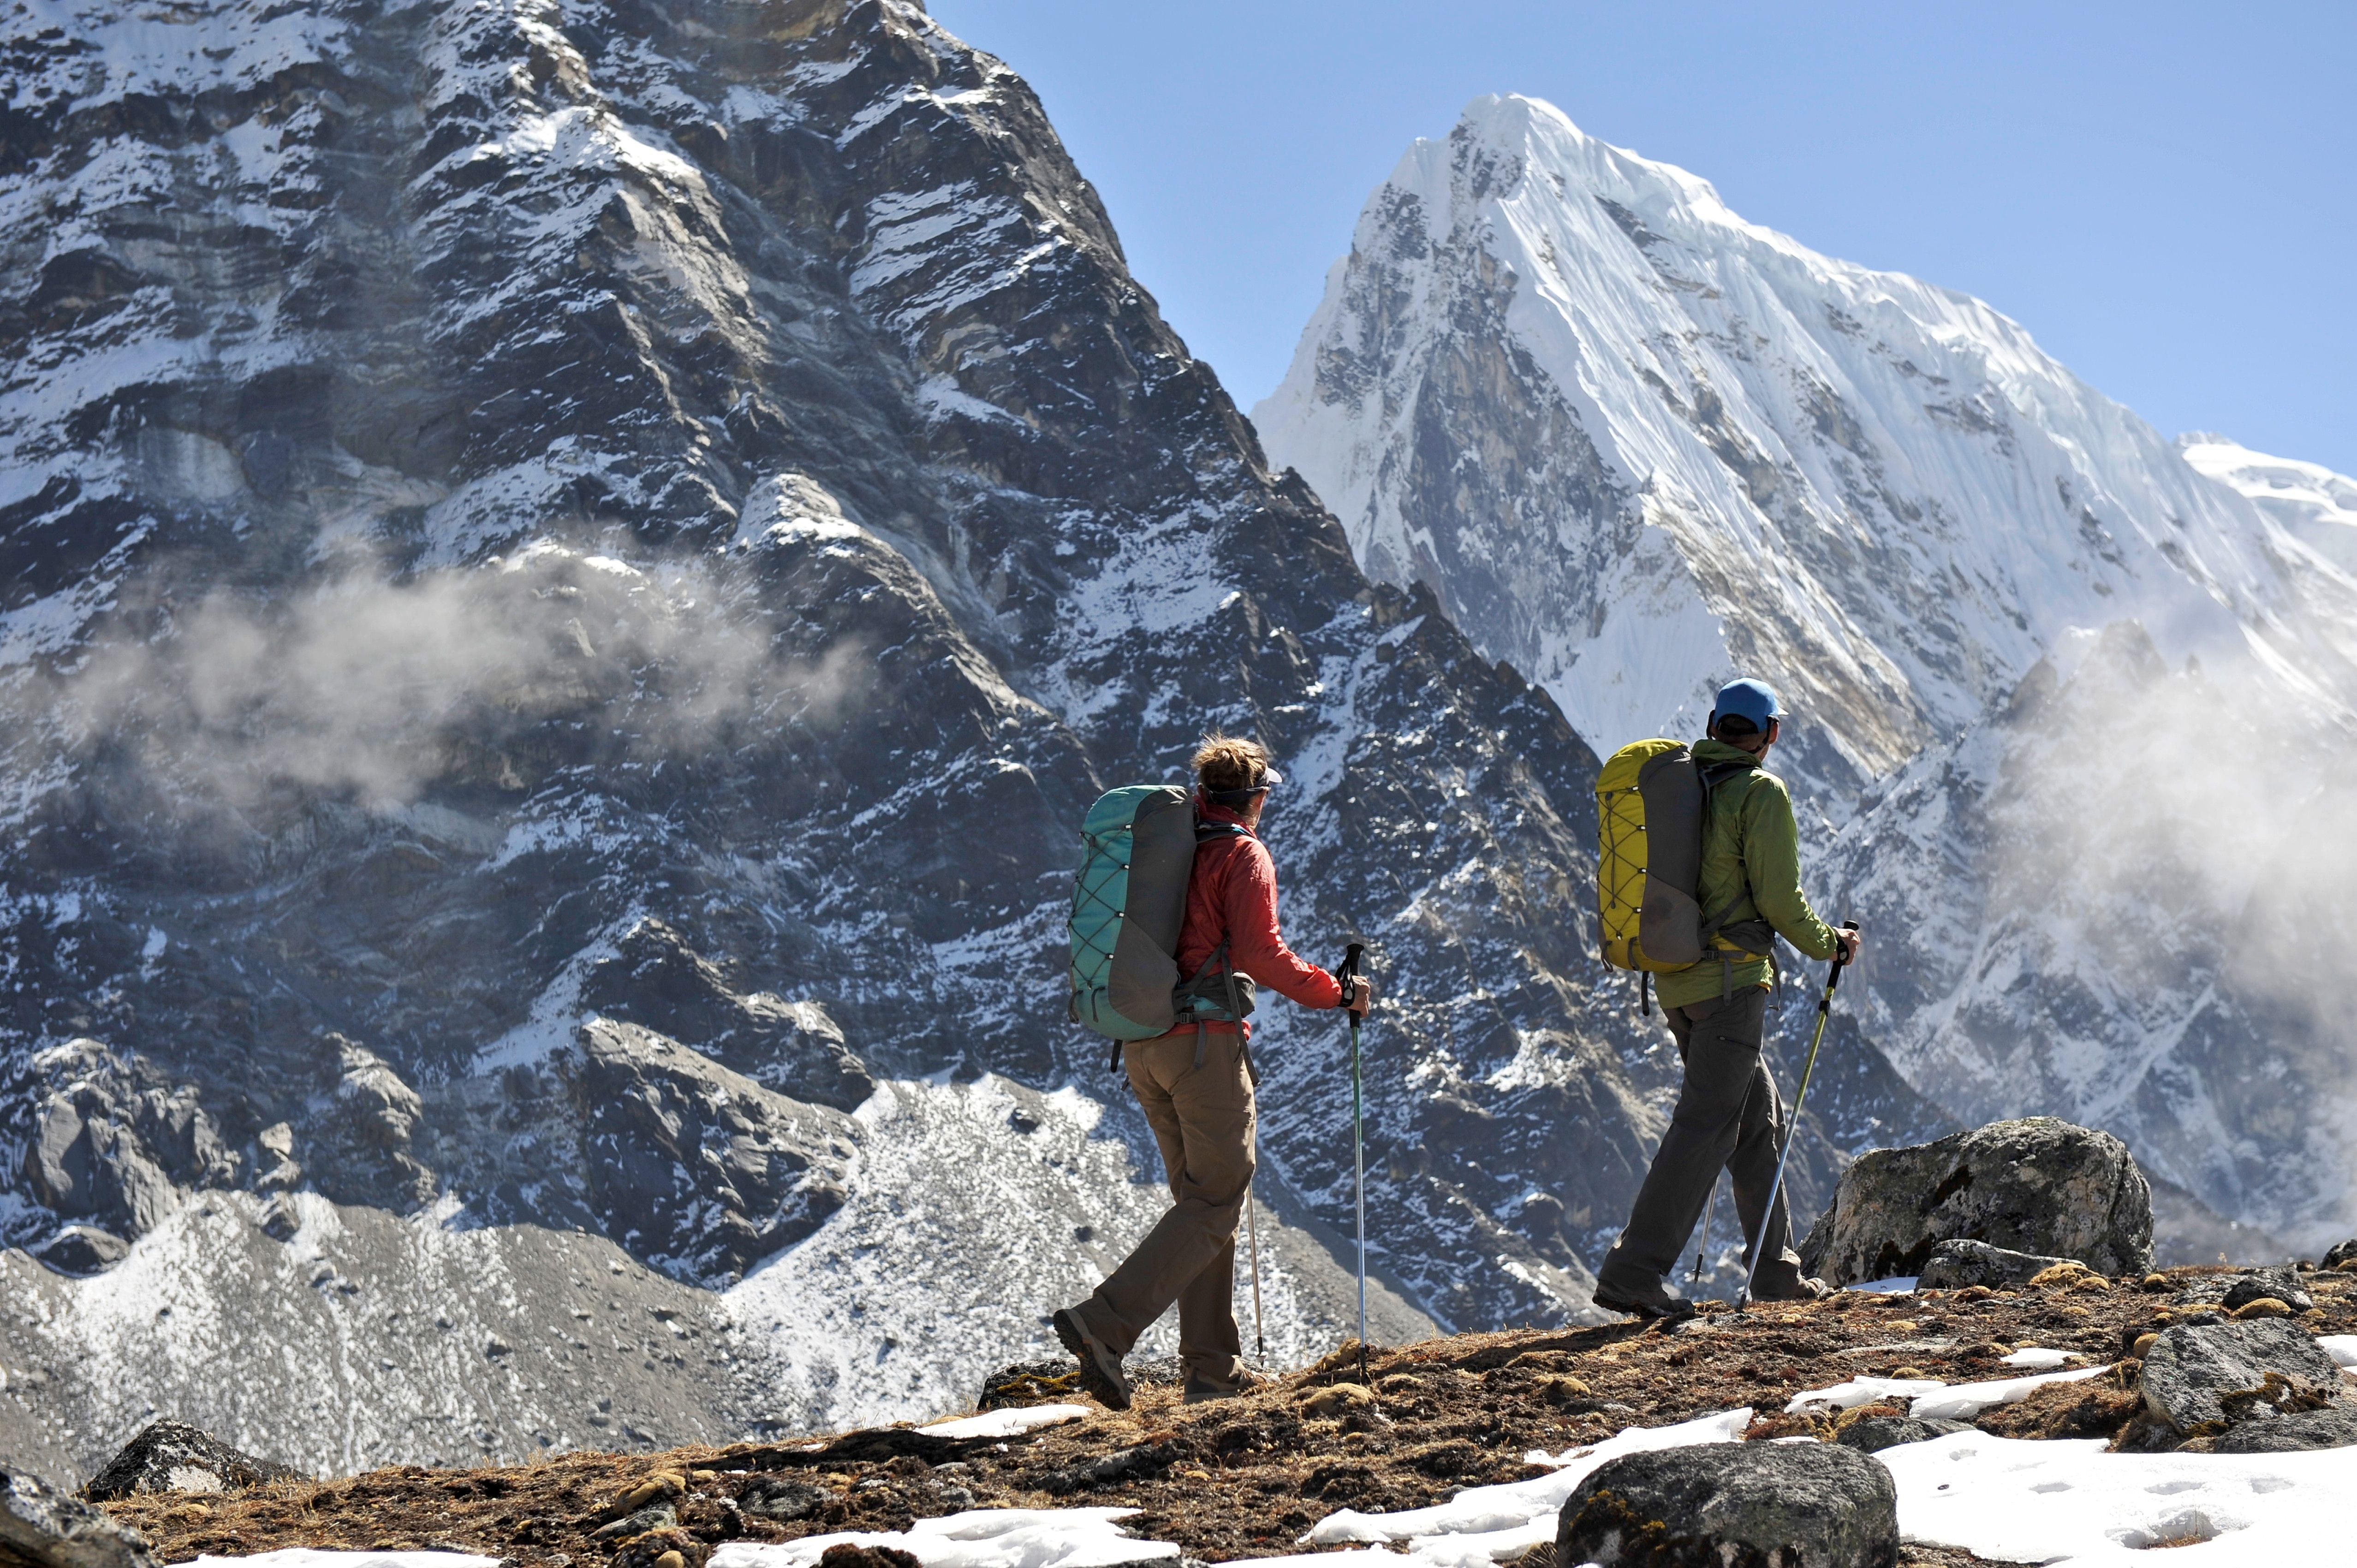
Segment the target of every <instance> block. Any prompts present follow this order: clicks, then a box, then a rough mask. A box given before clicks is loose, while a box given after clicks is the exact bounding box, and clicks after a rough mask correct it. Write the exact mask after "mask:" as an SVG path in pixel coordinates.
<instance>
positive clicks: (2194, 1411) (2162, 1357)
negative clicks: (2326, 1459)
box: [2138, 1317, 2341, 1437]
mask: <svg viewBox="0 0 2357 1568" xmlns="http://www.w3.org/2000/svg"><path fill="white" fill-rule="evenodd" d="M2340 1387H2341V1369H2340V1368H2339V1367H2337V1366H2335V1365H2334V1364H2333V1360H2332V1358H2331V1357H2330V1356H2328V1355H2326V1354H2325V1353H2324V1351H2323V1350H2322V1349H2321V1348H2319V1347H2318V1345H2317V1343H2316V1341H2315V1340H2314V1339H2312V1338H2310V1337H2309V1336H2308V1334H2307V1332H2306V1331H2305V1330H2303V1329H2300V1328H2298V1327H2296V1326H2293V1325H2291V1324H2289V1323H2287V1322H2285V1321H2284V1320H2283V1319H2282V1318H2279V1317H2269V1318H2255V1319H2252V1320H2251V1321H2249V1322H2244V1323H2212V1324H2201V1325H2198V1326H2191V1327H2187V1326H2174V1327H2169V1328H2165V1329H2163V1330H2161V1332H2160V1336H2159V1337H2158V1338H2157V1339H2155V1340H2154V1341H2153V1343H2152V1347H2151V1348H2149V1349H2147V1351H2146V1352H2145V1356H2144V1369H2143V1371H2142V1373H2141V1374H2140V1381H2139V1383H2138V1391H2139V1392H2141V1393H2142V1394H2143V1396H2144V1402H2145V1408H2146V1410H2147V1411H2148V1412H2150V1413H2151V1416H2152V1418H2153V1419H2154V1420H2156V1421H2158V1422H2163V1423H2167V1424H2168V1425H2169V1426H2171V1427H2174V1428H2175V1429H2176V1430H2177V1431H2178V1432H2179V1433H2181V1434H2184V1435H2186V1436H2188V1437H2195V1436H2202V1435H2208V1434H2215V1433H2218V1432H2221V1431H2222V1430H2223V1429H2225V1428H2226V1427H2228V1426H2230V1425H2237V1424H2240V1423H2243V1422H2245V1421H2251V1420H2268V1419H2275V1418H2276V1417H2279V1416H2280V1415H2282V1414H2283V1413H2285V1412H2287V1411H2290V1410H2297V1409H2300V1408H2303V1407H2310V1406H2313V1405H2316V1404H2320V1403H2322V1402H2325V1401H2326V1400H2327V1399H2329V1398H2330V1397H2331V1396H2332V1395H2333V1394H2334V1393H2336V1392H2337V1391H2339V1389H2340Z"/></svg>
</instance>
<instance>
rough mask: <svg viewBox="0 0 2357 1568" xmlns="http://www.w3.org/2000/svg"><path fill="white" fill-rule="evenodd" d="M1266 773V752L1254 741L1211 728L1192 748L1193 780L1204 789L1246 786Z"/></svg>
mask: <svg viewBox="0 0 2357 1568" xmlns="http://www.w3.org/2000/svg"><path fill="white" fill-rule="evenodd" d="M1267 773H1268V751H1267V749H1266V748H1265V747H1264V746H1262V745H1261V743H1260V742H1258V741H1256V740H1245V739H1243V737H1242V736H1232V735H1222V734H1221V733H1220V732H1219V731H1218V730H1212V731H1211V733H1210V734H1208V735H1206V736H1203V744H1202V745H1200V746H1197V747H1196V748H1195V782H1196V783H1198V784H1200V785H1201V786H1202V787H1203V788H1204V789H1207V790H1211V791H1213V792H1215V793H1216V792H1218V791H1220V790H1223V789H1252V788H1253V787H1254V785H1256V784H1258V783H1259V782H1260V781H1261V780H1262V779H1264V778H1265V777H1266V775H1267Z"/></svg>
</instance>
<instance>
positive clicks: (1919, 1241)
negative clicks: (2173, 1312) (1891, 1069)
mask: <svg viewBox="0 0 2357 1568" xmlns="http://www.w3.org/2000/svg"><path fill="white" fill-rule="evenodd" d="M1955 1240H1965V1241H1986V1242H1987V1243H1988V1244H1989V1245H1991V1246H1992V1247H1997V1248H2002V1249H2004V1250H2005V1251H2011V1252H2023V1253H2030V1254H2035V1255H2037V1256H2040V1257H2044V1258H2063V1259H2070V1260H2072V1261H2074V1262H2082V1263H2084V1264H2086V1265H2087V1266H2088V1267H2089V1268H2091V1269H2093V1270H2094V1271H2095V1272H2096V1273H2102V1274H2108V1275H2112V1276H2114V1277H2116V1276H2118V1275H2121V1274H2126V1273H2137V1274H2141V1273H2144V1272H2145V1270H2146V1269H2147V1267H2149V1266H2150V1264H2151V1262H2152V1188H2151V1187H2150V1186H2149V1185H2148V1184H2147V1182H2146V1181H2145V1177H2144V1173H2143V1172H2142V1171H2140V1170H2138V1169H2137V1168H2136V1159H2135V1157H2134V1156H2133V1155H2130V1154H2129V1153H2128V1148H2127V1145H2126V1144H2123V1143H2121V1142H2120V1141H2119V1140H2118V1139H2117V1138H2115V1137H2113V1136H2112V1135H2111V1134H2110V1133H2098V1132H2095V1131H2093V1130H2092V1129H2090V1128H2086V1127H2074V1126H2072V1124H2071V1123H2070V1122H2063V1121H2060V1120H2057V1119H2056V1118H2054V1117H2051V1116H2032V1117H2028V1118H2025V1119H2023V1120H2021V1121H2018V1122H1991V1123H1989V1124H1988V1125H1987V1126H1986V1127H1980V1128H1976V1129H1975V1130H1974V1131H1972V1132H1969V1133H1953V1134H1952V1135H1950V1136H1948V1137H1945V1138H1941V1139H1939V1140H1937V1141H1935V1142H1933V1143H1929V1144H1918V1145H1916V1146H1915V1147H1913V1148H1907V1149H1876V1150H1872V1151H1870V1152H1868V1153H1867V1154H1864V1155H1859V1156H1858V1157H1857V1160H1856V1161H1854V1162H1852V1164H1851V1165H1850V1167H1849V1168H1848V1169H1847V1170H1846V1171H1844V1172H1843V1173H1842V1177H1841V1182H1840V1185H1839V1186H1838V1187H1836V1188H1835V1193H1834V1201H1833V1203H1832V1205H1831V1206H1830V1207H1829V1208H1826V1209H1825V1211H1824V1214H1822V1215H1820V1216H1819V1217H1818V1219H1817V1223H1816V1225H1815V1227H1814V1228H1813V1229H1812V1230H1810V1232H1809V1237H1808V1240H1806V1241H1805V1242H1803V1244H1802V1248H1801V1261H1802V1267H1803V1269H1804V1270H1805V1271H1806V1272H1808V1273H1813V1274H1818V1275H1821V1276H1823V1277H1824V1279H1825V1280H1826V1281H1827V1282H1829V1283H1834V1284H1850V1283H1856V1282H1857V1281H1859V1280H1872V1279H1888V1278H1890V1277H1892V1276H1894V1275H1903V1274H1914V1275H1917V1276H1921V1273H1923V1269H1924V1266H1925V1265H1926V1264H1927V1263H1929V1262H1931V1258H1932V1250H1933V1249H1934V1248H1936V1247H1938V1246H1939V1244H1940V1243H1941V1242H1943V1241H1955Z"/></svg>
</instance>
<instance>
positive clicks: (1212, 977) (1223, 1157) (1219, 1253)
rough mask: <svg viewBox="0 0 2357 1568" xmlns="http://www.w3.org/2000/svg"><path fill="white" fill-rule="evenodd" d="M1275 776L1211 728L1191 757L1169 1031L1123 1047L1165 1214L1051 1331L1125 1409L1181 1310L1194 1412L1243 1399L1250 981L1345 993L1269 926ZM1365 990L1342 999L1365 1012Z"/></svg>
mask: <svg viewBox="0 0 2357 1568" xmlns="http://www.w3.org/2000/svg"><path fill="white" fill-rule="evenodd" d="M1282 781H1283V776H1282V775H1280V774H1279V773H1278V772H1277V771H1276V769H1275V768H1271V767H1270V766H1269V765H1268V753H1267V752H1265V751H1264V750H1263V749H1262V748H1261V746H1259V744H1258V743H1257V742H1254V741H1249V740H1237V739H1234V738H1232V737H1231V736H1223V735H1221V734H1219V733H1218V732H1217V731H1214V732H1212V733H1211V735H1208V736H1204V738H1203V744H1202V746H1201V748H1200V749H1199V750H1198V751H1197V752H1196V753H1195V783H1196V789H1195V865H1194V870H1193V872H1192V874H1191V875H1190V876H1189V880H1188V884H1187V916H1186V919H1185V921H1184V923H1183V924H1182V925H1181V926H1180V928H1179V952H1178V960H1179V974H1180V976H1181V977H1182V983H1180V985H1179V988H1178V992H1177V1007H1178V1013H1179V1017H1180V1018H1181V1019H1182V1020H1183V1021H1182V1022H1181V1023H1180V1024H1179V1026H1178V1027H1177V1028H1174V1029H1172V1030H1171V1031H1170V1032H1169V1033H1168V1034H1165V1035H1159V1036H1156V1037H1155V1038H1153V1039H1150V1040H1133V1041H1131V1042H1130V1043H1129V1044H1128V1045H1127V1046H1125V1047H1123V1049H1122V1063H1123V1065H1124V1066H1125V1068H1127V1069H1128V1071H1129V1086H1130V1088H1131V1089H1133V1090H1135V1091H1136V1093H1137V1102H1138V1104H1139V1105H1140V1106H1141V1107H1143V1108H1144V1109H1145V1112H1146V1121H1147V1122H1149V1123H1151V1124H1152V1126H1153V1128H1154V1137H1155V1141H1156V1142H1157V1144H1161V1146H1162V1166H1163V1169H1164V1171H1165V1172H1167V1173H1168V1176H1169V1181H1170V1197H1171V1199H1172V1201H1171V1205H1170V1208H1169V1211H1168V1213H1166V1214H1164V1215H1163V1217H1162V1219H1161V1220H1160V1222H1159V1223H1157V1225H1156V1226H1155V1227H1154V1229H1153V1230H1150V1231H1148V1232H1147V1233H1146V1240H1143V1241H1140V1242H1139V1243H1138V1244H1137V1247H1136V1250H1135V1251H1133V1252H1131V1253H1130V1255H1129V1256H1128V1257H1127V1258H1125V1259H1124V1260H1123V1261H1122V1264H1121V1266H1120V1267H1119V1268H1117V1269H1115V1270H1114V1272H1113V1273H1112V1274H1111V1275H1110V1276H1108V1277H1107V1279H1106V1280H1105V1282H1104V1283H1103V1284H1102V1285H1099V1286H1098V1287H1097V1291H1096V1294H1094V1295H1092V1296H1090V1297H1089V1298H1088V1300H1086V1301H1084V1302H1082V1303H1081V1304H1080V1305H1077V1306H1068V1307H1066V1308H1064V1309H1063V1310H1062V1311H1060V1312H1059V1313H1057V1314H1056V1315H1055V1316H1054V1318H1053V1319H1051V1321H1052V1322H1053V1324H1054V1326H1055V1329H1056V1337H1057V1338H1059V1339H1060V1340H1062V1341H1063V1342H1064V1348H1066V1349H1068V1350H1070V1351H1071V1353H1072V1354H1073V1355H1074V1356H1076V1357H1078V1358H1079V1359H1080V1363H1081V1386H1082V1388H1084V1389H1086V1390H1087V1391H1089V1392H1090V1394H1092V1396H1094V1398H1095V1399H1096V1400H1097V1401H1098V1402H1099V1403H1101V1404H1104V1405H1107V1406H1109V1407H1111V1408H1112V1409H1114V1410H1127V1409H1128V1408H1129V1380H1128V1379H1127V1378H1126V1377H1125V1376H1124V1375H1123V1372H1122V1366H1121V1362H1122V1358H1123V1357H1125V1356H1126V1355H1128V1354H1129V1350H1130V1347H1132V1346H1134V1345H1135V1344H1136V1343H1137V1341H1138V1337H1139V1336H1141V1335H1143V1334H1144V1333H1145V1332H1146V1329H1147V1328H1148V1327H1149V1326H1152V1325H1153V1323H1154V1320H1155V1319H1157V1318H1158V1317H1160V1316H1162V1315H1163V1313H1164V1312H1165V1311H1167V1310H1168V1308H1169V1306H1170V1304H1171V1303H1172V1302H1174V1301H1175V1302H1177V1303H1178V1304H1179V1359H1180V1360H1181V1361H1183V1362H1184V1363H1185V1364H1186V1368H1187V1390H1186V1397H1187V1401H1188V1402H1189V1403H1190V1404H1191V1403H1195V1402H1199V1401H1202V1400H1211V1399H1225V1398H1227V1397H1228V1396H1230V1395H1232V1394H1235V1393H1240V1392H1242V1391H1243V1390H1245V1389H1246V1388H1248V1387H1250V1386H1251V1384H1252V1382H1253V1378H1252V1376H1251V1374H1250V1373H1248V1372H1246V1371H1245V1370H1244V1363H1243V1337H1242V1336H1241V1335H1240V1334H1239V1333H1238V1332H1237V1329H1236V1314H1235V1267H1236V1225H1237V1222H1238V1220H1239V1219H1242V1217H1243V1207H1244V1197H1245V1194H1246V1192H1247V1191H1248V1190H1249V1189H1250V1187H1251V1186H1252V1176H1253V1129H1254V1106H1253V1084H1254V1079H1255V1078H1256V1077H1257V1075H1256V1074H1255V1073H1254V1070H1253V1066H1252V1053H1251V1050H1250V1047H1249V1036H1250V1032H1251V1026H1250V1025H1249V1024H1247V1023H1246V1022H1245V1021H1244V1016H1243V1015H1246V1014H1249V1013H1250V1012H1251V1011H1252V1009H1253V991H1254V983H1259V984H1261V985H1265V986H1267V987H1269V988H1270V989H1271V990H1273V991H1275V992H1277V993H1280V994H1283V995H1285V996H1288V997H1290V998H1292V999H1293V1000H1294V1001H1296V1002H1297V1003H1299V1004H1301V1005H1303V1006H1305V1007H1337V1006H1341V1005H1343V1004H1344V1002H1345V1000H1346V999H1345V998H1344V996H1343V993H1342V986H1341V984H1340V983H1339V982H1338V981H1336V980H1335V978H1334V977H1333V976H1332V975H1331V974H1329V973H1328V972H1326V971H1324V970H1322V969H1320V968H1318V966H1317V965H1316V964H1314V963H1308V962H1305V961H1302V960H1301V959H1299V958H1297V957H1296V956H1295V955H1294V952H1293V950H1292V949H1290V948H1288V947H1286V945H1285V937H1284V935H1283V934H1282V933H1281V932H1280V931H1279V930H1278V929H1277V923H1276V868H1275V865H1272V864H1271V862H1270V860H1269V857H1268V850H1267V847H1266V846H1265V845H1264V844H1263V843H1261V842H1260V838H1259V835H1258V833H1257V832H1255V830H1256V829H1257V828H1258V827H1259V825H1260V812H1261V807H1262V806H1263V805H1264V804H1265V803H1266V801H1267V800H1268V789H1269V786H1270V785H1272V784H1276V783H1281V782H1282ZM1373 999H1374V988H1373V986H1372V984H1371V983H1369V982H1368V981H1367V980H1366V978H1365V977H1364V976H1361V977H1358V978H1357V979H1356V980H1355V981H1354V983H1353V985H1352V989H1351V995H1350V997H1349V998H1348V999H1347V1000H1348V1004H1349V1006H1350V1009H1351V1012H1353V1013H1357V1014H1359V1015H1362V1016H1363V1015H1365V1013H1366V1010H1367V1006H1368V1004H1370V1003H1371V1002H1372V1000H1373Z"/></svg>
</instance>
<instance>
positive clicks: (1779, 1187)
mask: <svg viewBox="0 0 2357 1568" xmlns="http://www.w3.org/2000/svg"><path fill="white" fill-rule="evenodd" d="M1842 929H1843V930H1845V931H1855V930H1857V921H1856V920H1844V921H1843V922H1842ZM1848 966H1849V957H1848V953H1847V951H1846V950H1844V949H1842V948H1839V947H1836V948H1835V949H1834V962H1833V968H1832V970H1831V971H1830V972H1827V974H1826V975H1825V989H1824V994H1823V995H1821V996H1819V997H1818V998H1817V1032H1816V1033H1815V1035H1813V1036H1811V1038H1810V1040H1809V1058H1808V1060H1806V1061H1805V1062H1803V1063H1802V1064H1801V1088H1800V1092H1798V1093H1796V1094H1794V1095H1793V1096H1792V1121H1791V1122H1790V1123H1788V1124H1787V1125H1786V1126H1785V1128H1784V1148H1783V1152H1782V1153H1781V1154H1779V1155H1777V1156H1776V1179H1775V1180H1774V1181H1772V1182H1770V1183H1769V1184H1768V1207H1767V1208H1764V1209H1762V1210H1761V1211H1760V1240H1758V1241H1756V1242H1754V1243H1752V1247H1751V1265H1750V1267H1749V1268H1747V1269H1745V1270H1744V1271H1743V1284H1742V1287H1741V1289H1740V1290H1739V1291H1738V1293H1737V1294H1736V1301H1735V1305H1737V1306H1738V1307H1745V1306H1749V1305H1751V1282H1752V1280H1753V1279H1754V1278H1755V1277H1756V1276H1757V1275H1758V1274H1759V1273H1760V1259H1761V1258H1763V1257H1765V1256H1766V1255H1767V1252H1768V1237H1769V1233H1770V1231H1772V1230H1774V1229H1775V1228H1776V1197H1777V1195H1778V1194H1780V1193H1781V1192H1782V1191H1783V1190H1784V1162H1785V1161H1786V1160H1789V1159H1791V1158H1792V1140H1793V1139H1794V1138H1795V1137H1797V1136H1798V1135H1799V1134H1800V1131H1801V1102H1802V1101H1805V1100H1807V1099H1808V1098H1809V1075H1810V1074H1812V1073H1813V1072H1815V1071H1816V1070H1817V1047H1819V1046H1821V1045H1824V1043H1825V1019H1826V1017H1827V1016H1828V1015H1831V1014H1832V1012H1833V1009H1834V987H1835V986H1836V985H1839V984H1840V983H1841V977H1842V971H1843V970H1844V969H1846V968H1847V967H1848ZM1711 1190H1712V1191H1713V1192H1716V1191H1717V1190H1718V1189H1717V1187H1713V1188H1712V1189H1711Z"/></svg>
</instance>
